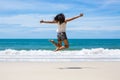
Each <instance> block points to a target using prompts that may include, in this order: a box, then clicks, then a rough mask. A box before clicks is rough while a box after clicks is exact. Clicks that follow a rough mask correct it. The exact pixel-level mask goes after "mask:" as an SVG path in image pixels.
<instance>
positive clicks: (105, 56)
mask: <svg viewBox="0 0 120 80" xmlns="http://www.w3.org/2000/svg"><path fill="white" fill-rule="evenodd" d="M54 40H55V41H56V42H57V40H56V39H54ZM63 45H64V44H63ZM55 48H56V47H55V46H54V45H53V44H51V43H50V42H49V39H0V62H80V61H120V39H69V48H68V49H65V50H61V51H57V52H55V51H54V50H55Z"/></svg>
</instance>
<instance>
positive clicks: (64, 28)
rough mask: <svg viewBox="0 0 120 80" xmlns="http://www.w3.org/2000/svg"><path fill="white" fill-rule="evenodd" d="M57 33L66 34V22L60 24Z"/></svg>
mask: <svg viewBox="0 0 120 80" xmlns="http://www.w3.org/2000/svg"><path fill="white" fill-rule="evenodd" d="M57 32H58V33H61V32H66V22H64V23H62V24H59V23H58V28H57Z"/></svg>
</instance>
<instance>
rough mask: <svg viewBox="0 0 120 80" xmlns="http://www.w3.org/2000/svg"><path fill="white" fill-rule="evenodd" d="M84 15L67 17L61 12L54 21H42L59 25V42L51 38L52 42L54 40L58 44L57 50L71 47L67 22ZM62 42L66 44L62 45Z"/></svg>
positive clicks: (42, 21)
mask: <svg viewBox="0 0 120 80" xmlns="http://www.w3.org/2000/svg"><path fill="white" fill-rule="evenodd" d="M82 16H83V14H82V13H81V14H80V15H78V16H75V17H72V18H69V19H65V16H64V14H63V13H60V14H57V15H56V16H55V17H54V20H53V21H44V20H41V21H40V23H50V24H57V25H58V29H57V39H58V43H56V42H55V41H54V40H50V42H52V43H53V44H54V45H55V46H56V50H55V51H59V50H63V49H66V48H69V43H68V39H67V35H66V24H67V22H70V21H72V20H74V19H77V18H79V17H82ZM62 42H64V46H62Z"/></svg>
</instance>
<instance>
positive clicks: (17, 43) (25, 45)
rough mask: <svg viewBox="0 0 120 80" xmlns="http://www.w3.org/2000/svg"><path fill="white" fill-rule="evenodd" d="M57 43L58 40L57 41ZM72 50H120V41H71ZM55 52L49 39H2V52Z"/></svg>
mask: <svg viewBox="0 0 120 80" xmlns="http://www.w3.org/2000/svg"><path fill="white" fill-rule="evenodd" d="M55 41H56V42H57V40H55ZM69 45H70V48H69V49H67V50H81V49H91V48H105V49H120V39H69ZM5 49H15V50H39V49H40V50H54V49H55V47H54V46H53V45H52V44H51V43H50V42H49V39H0V50H5Z"/></svg>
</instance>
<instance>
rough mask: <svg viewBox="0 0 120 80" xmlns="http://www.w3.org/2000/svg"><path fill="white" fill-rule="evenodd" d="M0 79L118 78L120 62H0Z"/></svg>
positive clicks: (73, 79) (95, 79) (97, 79)
mask: <svg viewBox="0 0 120 80" xmlns="http://www.w3.org/2000/svg"><path fill="white" fill-rule="evenodd" d="M0 80H120V62H119V61H116V62H114V61H113V62H112V61H111V62H110V61H88V62H87V61H86V62H84V61H83V62H0Z"/></svg>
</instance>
